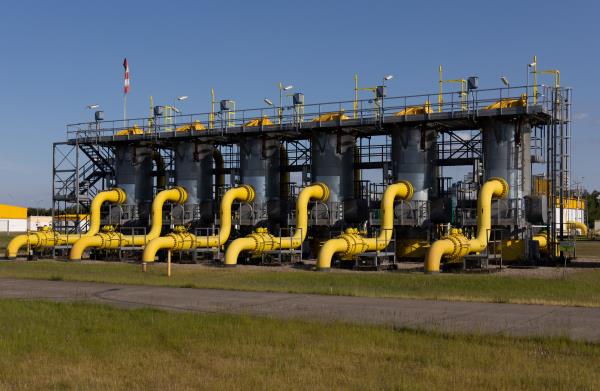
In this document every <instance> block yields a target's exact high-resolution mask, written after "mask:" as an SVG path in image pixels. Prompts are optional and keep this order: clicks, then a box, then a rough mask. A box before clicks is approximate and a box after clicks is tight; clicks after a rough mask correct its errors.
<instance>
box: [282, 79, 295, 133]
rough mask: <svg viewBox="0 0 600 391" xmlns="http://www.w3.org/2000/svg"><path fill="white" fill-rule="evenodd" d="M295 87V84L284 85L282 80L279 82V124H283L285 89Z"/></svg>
mask: <svg viewBox="0 0 600 391" xmlns="http://www.w3.org/2000/svg"><path fill="white" fill-rule="evenodd" d="M292 88H294V86H293V85H291V84H290V85H287V86H285V87H284V86H283V83H282V82H279V125H281V120H282V119H283V106H282V104H283V91H289V90H291V89H292Z"/></svg>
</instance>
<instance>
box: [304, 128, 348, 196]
mask: <svg viewBox="0 0 600 391" xmlns="http://www.w3.org/2000/svg"><path fill="white" fill-rule="evenodd" d="M355 145H356V140H355V138H354V136H352V135H338V134H335V133H333V134H332V133H325V132H318V133H315V134H314V135H313V137H312V138H311V159H312V161H311V170H312V173H311V174H312V175H311V177H312V181H313V183H314V182H323V183H325V184H326V185H327V186H328V187H329V191H330V195H329V201H331V202H342V201H344V200H349V199H352V198H354V146H355Z"/></svg>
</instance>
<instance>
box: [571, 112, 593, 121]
mask: <svg viewBox="0 0 600 391" xmlns="http://www.w3.org/2000/svg"><path fill="white" fill-rule="evenodd" d="M589 116H590V115H589V114H588V113H575V114H574V115H573V119H574V120H576V121H579V120H582V119H586V118H587V117H589Z"/></svg>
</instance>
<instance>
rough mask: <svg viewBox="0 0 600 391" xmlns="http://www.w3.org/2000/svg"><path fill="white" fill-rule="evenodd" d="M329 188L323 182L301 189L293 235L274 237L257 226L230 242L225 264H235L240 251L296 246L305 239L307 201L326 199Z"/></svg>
mask: <svg viewBox="0 0 600 391" xmlns="http://www.w3.org/2000/svg"><path fill="white" fill-rule="evenodd" d="M328 198H329V188H328V187H327V186H326V185H325V184H323V183H314V184H312V185H310V186H307V187H305V188H304V189H302V191H301V192H300V194H299V195H298V199H297V200H296V229H295V230H294V235H292V236H288V237H275V236H273V235H271V234H270V233H269V232H268V231H267V230H266V228H257V229H256V231H255V232H253V233H251V234H250V235H248V236H246V237H244V238H239V239H236V240H234V241H233V242H231V244H230V245H229V246H228V247H227V251H226V252H225V265H226V266H235V265H236V264H237V260H238V257H239V255H240V253H241V252H242V251H252V252H253V253H254V254H262V253H263V252H265V251H271V250H278V249H292V248H298V247H300V246H301V245H302V242H304V239H306V233H307V231H308V203H309V202H310V201H311V200H318V201H327V199H328Z"/></svg>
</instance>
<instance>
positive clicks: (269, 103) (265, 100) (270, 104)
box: [263, 98, 277, 116]
mask: <svg viewBox="0 0 600 391" xmlns="http://www.w3.org/2000/svg"><path fill="white" fill-rule="evenodd" d="M263 102H265V103H266V104H267V105H268V106H270V107H272V108H273V116H277V114H276V113H275V105H274V104H273V101H272V100H271V99H269V98H265V99H263Z"/></svg>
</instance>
